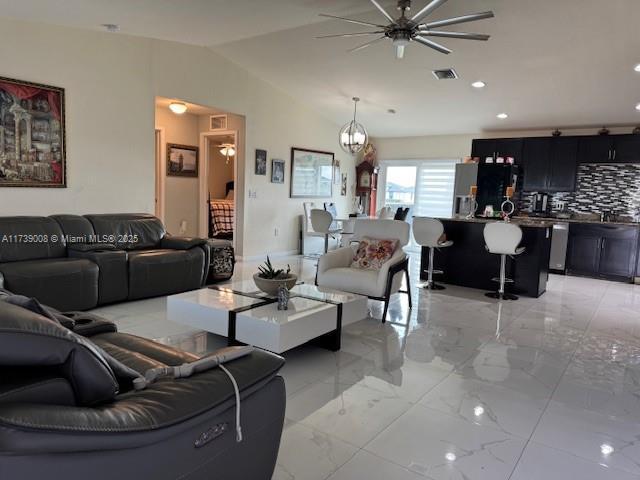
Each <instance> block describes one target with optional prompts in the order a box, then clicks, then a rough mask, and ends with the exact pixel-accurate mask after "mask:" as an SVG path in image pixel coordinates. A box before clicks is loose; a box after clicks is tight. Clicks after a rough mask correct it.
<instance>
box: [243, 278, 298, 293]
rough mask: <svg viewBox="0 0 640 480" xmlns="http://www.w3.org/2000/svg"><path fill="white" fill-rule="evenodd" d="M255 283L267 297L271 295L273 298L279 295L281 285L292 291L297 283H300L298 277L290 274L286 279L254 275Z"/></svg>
mask: <svg viewBox="0 0 640 480" xmlns="http://www.w3.org/2000/svg"><path fill="white" fill-rule="evenodd" d="M253 281H254V282H255V284H256V287H258V288H259V289H260V290H262V291H263V292H264V293H266V294H267V295H271V296H273V297H275V296H277V295H278V287H279V286H280V285H284V286H285V287H287V290H291V289H292V288H293V287H295V285H296V282H297V281H298V276H297V275H294V274H293V273H290V274H289V276H288V277H286V278H277V279H271V278H262V277H260V276H259V274H258V273H254V274H253Z"/></svg>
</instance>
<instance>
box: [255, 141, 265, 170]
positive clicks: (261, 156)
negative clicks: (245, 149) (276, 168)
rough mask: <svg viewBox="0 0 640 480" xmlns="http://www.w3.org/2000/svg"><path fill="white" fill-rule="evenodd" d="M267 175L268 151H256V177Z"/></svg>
mask: <svg viewBox="0 0 640 480" xmlns="http://www.w3.org/2000/svg"><path fill="white" fill-rule="evenodd" d="M266 174H267V151H266V150H260V149H259V148H258V149H256V175H266Z"/></svg>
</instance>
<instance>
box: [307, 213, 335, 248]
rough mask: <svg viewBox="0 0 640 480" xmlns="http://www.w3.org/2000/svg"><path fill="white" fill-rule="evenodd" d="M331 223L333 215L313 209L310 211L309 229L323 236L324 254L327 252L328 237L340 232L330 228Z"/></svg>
mask: <svg viewBox="0 0 640 480" xmlns="http://www.w3.org/2000/svg"><path fill="white" fill-rule="evenodd" d="M332 223H333V215H331V214H330V213H329V212H327V211H326V210H320V209H319V208H314V209H313V210H311V227H312V228H313V230H314V231H315V232H317V233H321V234H323V235H324V253H327V252H328V251H329V236H332V237H333V236H335V235H338V234H340V233H341V232H342V229H340V228H335V229H332V228H331V224H332Z"/></svg>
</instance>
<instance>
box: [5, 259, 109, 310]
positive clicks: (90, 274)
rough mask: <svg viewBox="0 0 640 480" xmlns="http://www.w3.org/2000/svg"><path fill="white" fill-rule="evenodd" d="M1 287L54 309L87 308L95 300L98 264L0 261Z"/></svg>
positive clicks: (82, 260)
mask: <svg viewBox="0 0 640 480" xmlns="http://www.w3.org/2000/svg"><path fill="white" fill-rule="evenodd" d="M0 272H2V275H3V276H4V287H5V288H6V289H8V290H10V291H11V292H13V293H17V294H20V295H25V296H27V297H34V298H36V299H37V300H38V301H40V302H41V303H44V304H45V305H49V306H51V307H53V308H57V309H58V310H87V309H89V308H93V307H95V306H96V304H97V302H98V266H97V265H96V264H95V263H93V262H91V261H89V260H86V259H76V258H52V259H45V260H28V261H24V262H11V263H0Z"/></svg>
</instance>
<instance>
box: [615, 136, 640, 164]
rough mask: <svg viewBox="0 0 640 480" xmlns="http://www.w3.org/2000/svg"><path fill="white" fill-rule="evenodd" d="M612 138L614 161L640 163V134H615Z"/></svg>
mask: <svg viewBox="0 0 640 480" xmlns="http://www.w3.org/2000/svg"><path fill="white" fill-rule="evenodd" d="M612 138H613V153H612V161H613V162H614V163H640V135H615V136H613V137H612Z"/></svg>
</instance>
